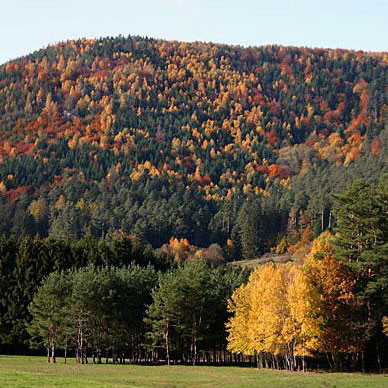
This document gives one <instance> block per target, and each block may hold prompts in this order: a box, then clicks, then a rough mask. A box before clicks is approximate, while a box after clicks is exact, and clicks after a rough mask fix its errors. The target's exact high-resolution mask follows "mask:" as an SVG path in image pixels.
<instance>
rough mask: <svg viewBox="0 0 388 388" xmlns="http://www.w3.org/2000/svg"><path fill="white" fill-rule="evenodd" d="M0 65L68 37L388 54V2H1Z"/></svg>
mask: <svg viewBox="0 0 388 388" xmlns="http://www.w3.org/2000/svg"><path fill="white" fill-rule="evenodd" d="M0 3H3V4H1V14H0V64H1V63H4V62H6V61H8V60H10V59H14V58H16V57H19V56H22V55H26V54H29V53H31V52H33V51H35V50H38V49H40V48H43V47H46V46H47V45H48V44H53V43H57V42H60V41H64V40H68V39H78V38H84V37H86V38H99V37H104V36H117V35H120V34H121V35H124V36H127V35H129V34H130V35H140V36H148V37H153V38H162V39H167V40H180V41H205V42H216V43H226V44H235V45H242V46H261V45H266V44H279V45H292V46H307V47H324V48H346V49H354V50H364V51H388V39H387V38H388V0H239V1H237V0H138V1H134V0H104V1H101V0H8V1H6V0H0Z"/></svg>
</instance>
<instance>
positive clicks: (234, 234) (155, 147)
mask: <svg viewBox="0 0 388 388" xmlns="http://www.w3.org/2000/svg"><path fill="white" fill-rule="evenodd" d="M387 85H388V53H364V52H355V51H347V50H340V49H338V50H324V49H307V48H295V47H280V46H265V47H259V48H251V47H250V48H242V47H237V46H227V45H218V44H207V43H206V44H205V43H181V42H168V41H162V40H154V39H148V38H140V37H128V38H123V37H118V38H105V39H99V40H79V41H69V42H66V43H60V44H58V45H56V46H50V47H48V48H46V49H44V50H40V51H37V52H35V53H33V54H31V55H29V56H26V57H23V58H20V59H17V60H15V61H12V62H9V63H7V64H4V65H2V66H1V67H0V159H1V165H0V182H1V183H0V189H1V192H2V196H1V205H0V206H1V209H0V231H1V232H2V233H4V234H14V235H22V234H30V235H35V234H37V233H38V234H40V235H42V236H47V235H50V236H54V237H60V238H75V239H78V238H80V237H82V236H84V235H87V234H91V235H93V236H95V237H98V238H100V237H104V236H106V235H107V234H109V233H111V232H112V231H117V230H121V231H123V232H124V233H126V234H131V235H136V236H138V237H139V238H141V239H144V240H147V241H148V242H150V243H151V244H153V246H155V247H159V246H161V245H162V244H163V243H166V242H168V241H169V239H170V238H171V237H173V236H174V237H177V238H186V239H188V241H189V242H190V243H192V244H196V245H199V246H207V245H209V244H211V243H215V242H217V243H219V244H221V245H225V244H226V242H227V240H228V239H229V240H230V241H229V244H230V245H233V244H234V246H233V249H238V248H239V247H242V248H244V247H245V256H254V255H255V254H256V253H258V252H259V251H264V250H266V249H267V248H268V244H271V241H272V243H274V242H275V240H276V239H277V238H278V235H279V234H282V233H286V232H287V231H288V232H289V231H290V228H293V229H294V230H298V228H302V229H304V228H306V225H308V226H309V227H310V228H311V230H312V231H315V230H316V231H321V230H322V229H325V228H327V227H330V226H331V225H332V222H333V220H331V212H330V209H331V201H332V199H331V196H330V194H331V193H332V192H333V191H338V190H341V189H343V188H345V186H346V184H347V183H349V182H350V181H352V180H353V179H354V178H355V177H357V176H360V175H364V176H366V177H367V178H368V179H372V180H374V179H376V178H377V177H378V175H379V173H380V172H381V171H382V170H384V169H385V168H386V161H387V151H386V148H385V146H386V145H387V144H388V127H387V115H388V89H387ZM247 199H249V201H247ZM259 215H260V217H258V216H259ZM251 218H252V219H251ZM258 218H260V219H261V220H262V221H260V222H258V221H257V219H258ZM263 220H264V221H263ZM269 221H270V222H269ZM269 224H270V225H271V226H270V228H269V229H270V230H268V226H267V225H269ZM255 233H256V237H257V235H260V236H261V240H262V241H263V244H262V246H259V247H258V248H252V246H251V248H249V246H250V242H249V239H250V237H251V236H252V234H253V235H255ZM248 235H249V236H248ZM247 236H248V237H247ZM244 239H245V240H244ZM250 249H251V251H250V252H249V250H250ZM252 249H253V251H252ZM255 250H256V251H255ZM248 252H249V253H248Z"/></svg>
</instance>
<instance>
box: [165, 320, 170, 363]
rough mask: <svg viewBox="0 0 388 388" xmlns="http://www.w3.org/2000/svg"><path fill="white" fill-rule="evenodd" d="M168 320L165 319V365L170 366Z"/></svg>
mask: <svg viewBox="0 0 388 388" xmlns="http://www.w3.org/2000/svg"><path fill="white" fill-rule="evenodd" d="M168 334H169V322H168V321H167V325H166V331H165V340H166V358H167V365H168V366H170V344H169V335H168Z"/></svg>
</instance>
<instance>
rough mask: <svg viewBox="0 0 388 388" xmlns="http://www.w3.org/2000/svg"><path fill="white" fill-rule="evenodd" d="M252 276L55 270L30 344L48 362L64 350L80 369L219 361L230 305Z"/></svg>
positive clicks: (203, 270) (39, 298) (35, 303)
mask: <svg viewBox="0 0 388 388" xmlns="http://www.w3.org/2000/svg"><path fill="white" fill-rule="evenodd" d="M246 278H247V271H244V270H241V269H236V268H234V269H233V268H230V267H222V268H221V267H220V268H211V267H209V266H208V265H206V264H205V263H204V262H200V261H199V262H194V263H186V264H183V265H181V266H179V267H178V268H176V269H175V270H174V271H168V272H165V273H158V272H156V271H155V269H154V268H153V267H152V266H148V267H140V266H138V265H130V266H125V267H121V268H118V267H100V268H98V267H95V266H93V265H89V266H87V267H84V268H81V269H78V270H70V271H62V272H52V273H51V274H50V275H49V276H48V277H47V278H46V279H45V281H44V283H43V285H42V286H41V287H40V288H39V290H38V292H37V293H36V295H35V296H34V298H33V300H32V302H31V304H30V306H29V312H30V314H31V316H32V320H31V323H30V325H29V328H28V332H29V334H30V336H31V344H32V345H35V346H36V345H38V346H39V345H43V346H44V347H45V348H46V349H47V356H48V360H49V362H55V361H56V354H57V350H58V349H61V350H62V351H63V352H64V354H65V359H66V357H67V354H68V351H72V353H73V354H75V357H76V362H77V363H88V362H92V363H102V362H103V357H104V358H105V359H106V362H108V359H109V358H112V360H113V362H114V363H115V362H119V363H124V362H125V360H127V361H129V362H150V363H155V362H160V361H162V360H164V361H165V362H167V363H168V364H170V363H175V364H176V363H190V364H193V365H195V364H196V363H197V362H210V360H211V362H213V363H216V362H220V361H221V358H222V357H225V354H226V353H227V350H226V344H227V343H226V332H225V323H226V321H227V319H228V317H229V314H228V311H227V303H226V301H227V300H228V298H229V297H230V296H231V294H232V292H233V290H234V289H235V288H236V287H238V286H239V285H241V284H242V283H243V282H244V281H246ZM228 354H229V353H228ZM228 357H229V358H230V354H229V356H228ZM222 360H223V362H229V361H228V360H225V359H222Z"/></svg>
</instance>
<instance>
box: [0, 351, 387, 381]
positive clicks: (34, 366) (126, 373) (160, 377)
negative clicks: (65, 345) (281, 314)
mask: <svg viewBox="0 0 388 388" xmlns="http://www.w3.org/2000/svg"><path fill="white" fill-rule="evenodd" d="M0 386H1V387H2V388H3V387H90V386H93V387H108V386H109V387H122V386H132V387H151V386H152V387H213V386H217V387H273V388H276V387H287V388H291V387H298V388H302V387H326V388H327V387H341V388H346V387H352V388H357V387H360V388H361V387H362V388H365V387H388V375H377V374H359V373H324V372H321V373H319V372H307V373H301V372H287V371H276V370H259V369H256V368H243V367H211V366H196V367H192V366H170V367H168V366H140V365H114V364H107V365H106V364H102V365H92V364H88V365H77V364H75V363H74V360H68V363H67V364H64V362H63V360H62V359H59V360H58V363H57V364H54V365H51V364H47V361H46V359H45V358H44V357H28V356H0Z"/></svg>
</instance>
